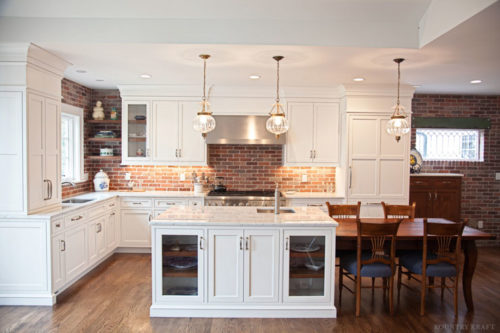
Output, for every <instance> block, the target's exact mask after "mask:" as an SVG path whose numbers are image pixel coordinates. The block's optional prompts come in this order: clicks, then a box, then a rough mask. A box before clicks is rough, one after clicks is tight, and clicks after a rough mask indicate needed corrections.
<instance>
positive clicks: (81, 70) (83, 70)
mask: <svg viewBox="0 0 500 333" xmlns="http://www.w3.org/2000/svg"><path fill="white" fill-rule="evenodd" d="M76 72H77V73H80V74H85V73H87V71H86V70H85V69H77V70H76Z"/></svg>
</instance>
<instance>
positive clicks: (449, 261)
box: [398, 219, 468, 316]
mask: <svg viewBox="0 0 500 333" xmlns="http://www.w3.org/2000/svg"><path fill="white" fill-rule="evenodd" d="M467 222H468V220H465V222H461V223H439V222H428V221H427V219H424V240H423V251H422V252H420V253H407V254H404V255H402V256H401V257H400V258H399V263H400V266H399V268H398V297H399V293H400V291H401V285H403V283H402V281H401V276H402V275H403V274H416V275H421V279H420V280H418V279H417V278H415V277H414V279H415V280H417V281H419V282H420V284H421V288H420V293H421V295H420V315H422V316H423V315H424V313H425V293H426V291H427V289H429V288H441V299H443V294H444V290H445V289H446V288H448V289H451V288H454V302H455V303H454V305H455V316H456V315H457V313H458V278H459V275H460V246H461V242H462V233H463V231H464V228H465V225H466V224H467ZM402 268H405V269H406V270H407V272H404V271H403V270H402ZM428 277H432V278H435V277H439V278H440V279H441V284H440V285H434V284H429V283H428V282H427V278H428ZM446 278H449V279H450V280H451V281H452V282H453V285H452V286H448V285H447V284H446Z"/></svg>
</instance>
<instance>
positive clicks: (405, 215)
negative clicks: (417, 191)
mask: <svg viewBox="0 0 500 333" xmlns="http://www.w3.org/2000/svg"><path fill="white" fill-rule="evenodd" d="M416 206H417V204H416V203H415V202H414V203H412V204H411V205H388V204H386V203H385V202H383V201H382V208H383V209H384V218H386V219H390V218H396V219H409V220H410V221H414V220H415V208H416Z"/></svg>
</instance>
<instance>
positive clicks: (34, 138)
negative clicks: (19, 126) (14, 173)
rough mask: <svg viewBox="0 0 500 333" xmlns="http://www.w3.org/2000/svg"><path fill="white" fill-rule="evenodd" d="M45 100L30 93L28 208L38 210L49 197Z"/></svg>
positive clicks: (28, 120) (28, 111)
mask: <svg viewBox="0 0 500 333" xmlns="http://www.w3.org/2000/svg"><path fill="white" fill-rule="evenodd" d="M44 112H45V111H44V100H43V98H42V97H40V96H37V95H33V94H29V95H28V110H27V113H28V119H27V123H28V128H27V133H28V205H29V206H28V210H29V211H32V210H36V209H39V208H42V207H43V206H44V205H45V200H44V199H46V198H48V183H47V182H44V174H43V169H44V165H45V161H44V154H45V152H44V141H45V138H44V131H43V126H44V122H45V117H44Z"/></svg>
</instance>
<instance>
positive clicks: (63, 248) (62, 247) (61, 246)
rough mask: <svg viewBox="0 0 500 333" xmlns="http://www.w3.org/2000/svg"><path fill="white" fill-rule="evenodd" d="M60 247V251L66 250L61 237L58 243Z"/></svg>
mask: <svg viewBox="0 0 500 333" xmlns="http://www.w3.org/2000/svg"><path fill="white" fill-rule="evenodd" d="M60 249H61V252H64V251H66V242H65V241H64V240H62V239H61V243H60Z"/></svg>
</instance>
